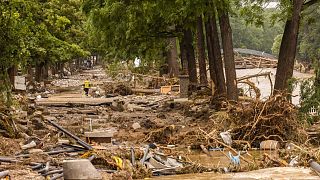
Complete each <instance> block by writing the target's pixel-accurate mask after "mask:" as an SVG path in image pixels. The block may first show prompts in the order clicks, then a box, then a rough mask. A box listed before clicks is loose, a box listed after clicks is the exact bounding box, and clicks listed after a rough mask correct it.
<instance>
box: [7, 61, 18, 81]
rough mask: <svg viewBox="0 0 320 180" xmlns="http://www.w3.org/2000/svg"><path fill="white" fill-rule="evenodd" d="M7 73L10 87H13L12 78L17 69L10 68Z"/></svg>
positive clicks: (14, 67)
mask: <svg viewBox="0 0 320 180" xmlns="http://www.w3.org/2000/svg"><path fill="white" fill-rule="evenodd" d="M7 72H8V75H9V80H10V83H11V85H14V76H16V75H17V67H16V66H11V67H10V68H9V69H8V71H7Z"/></svg>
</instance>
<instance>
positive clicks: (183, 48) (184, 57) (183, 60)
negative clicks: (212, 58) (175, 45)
mask: <svg viewBox="0 0 320 180" xmlns="http://www.w3.org/2000/svg"><path fill="white" fill-rule="evenodd" d="M180 59H181V65H182V72H181V74H182V75H187V74H188V60H187V50H186V43H185V40H184V38H182V40H181V42H180Z"/></svg>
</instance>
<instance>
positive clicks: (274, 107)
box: [229, 94, 307, 144]
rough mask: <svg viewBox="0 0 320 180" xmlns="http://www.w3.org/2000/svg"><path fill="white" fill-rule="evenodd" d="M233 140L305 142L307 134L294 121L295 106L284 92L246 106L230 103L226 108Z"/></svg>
mask: <svg viewBox="0 0 320 180" xmlns="http://www.w3.org/2000/svg"><path fill="white" fill-rule="evenodd" d="M229 114H230V117H231V119H230V120H231V123H232V124H233V127H234V128H233V129H232V134H233V139H234V140H244V141H248V142H250V144H258V143H260V142H261V141H263V140H267V139H273V140H278V141H281V142H285V141H288V140H292V141H296V142H305V140H306V139H307V134H306V132H305V131H304V130H303V128H302V124H301V123H300V122H298V118H297V110H296V108H295V107H294V105H292V104H291V103H290V102H288V101H287V99H286V96H284V95H281V94H279V95H276V96H273V97H271V98H270V99H268V100H267V101H265V102H262V101H257V102H256V103H250V104H248V105H246V106H242V107H240V106H239V105H238V106H232V108H230V109H229Z"/></svg>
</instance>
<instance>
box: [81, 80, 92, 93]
mask: <svg viewBox="0 0 320 180" xmlns="http://www.w3.org/2000/svg"><path fill="white" fill-rule="evenodd" d="M90 87H91V83H90V81H89V80H88V79H86V80H85V81H84V84H83V90H84V93H85V95H86V96H89V89H90Z"/></svg>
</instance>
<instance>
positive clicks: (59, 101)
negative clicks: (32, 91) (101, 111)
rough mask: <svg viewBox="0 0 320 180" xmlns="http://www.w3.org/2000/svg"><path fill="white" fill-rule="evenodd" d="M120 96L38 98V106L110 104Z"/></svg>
mask: <svg viewBox="0 0 320 180" xmlns="http://www.w3.org/2000/svg"><path fill="white" fill-rule="evenodd" d="M116 99H118V98H57V97H55V98H44V99H39V100H36V105H38V106H72V105H90V106H99V105H104V104H106V105H110V104H111V103H112V102H113V101H114V100H116Z"/></svg>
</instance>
